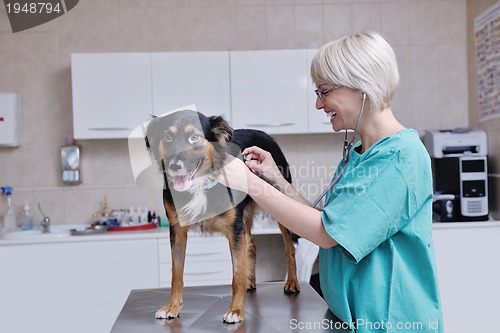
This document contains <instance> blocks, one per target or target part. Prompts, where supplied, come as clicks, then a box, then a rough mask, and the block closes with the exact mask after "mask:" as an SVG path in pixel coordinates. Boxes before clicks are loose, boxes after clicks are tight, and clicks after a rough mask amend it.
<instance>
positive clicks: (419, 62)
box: [410, 45, 439, 88]
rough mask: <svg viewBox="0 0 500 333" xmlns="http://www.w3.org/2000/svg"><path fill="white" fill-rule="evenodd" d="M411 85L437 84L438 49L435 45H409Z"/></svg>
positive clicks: (426, 85) (417, 86)
mask: <svg viewBox="0 0 500 333" xmlns="http://www.w3.org/2000/svg"><path fill="white" fill-rule="evenodd" d="M410 75H411V87H412V88H424V87H426V88H429V87H431V88H437V87H438V86H439V49H438V48H437V47H436V46H435V45H414V46H412V47H411V73H410Z"/></svg>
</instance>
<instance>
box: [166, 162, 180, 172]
mask: <svg viewBox="0 0 500 333" xmlns="http://www.w3.org/2000/svg"><path fill="white" fill-rule="evenodd" d="M169 168H170V170H172V171H174V172H175V171H179V170H180V169H182V163H181V162H180V161H177V162H172V163H170V165H169Z"/></svg>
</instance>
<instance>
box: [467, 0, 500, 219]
mask: <svg viewBox="0 0 500 333" xmlns="http://www.w3.org/2000/svg"><path fill="white" fill-rule="evenodd" d="M495 3H497V1H496V0H468V1H467V26H468V29H467V45H468V48H467V50H468V59H469V63H468V64H469V66H468V73H469V74H468V80H469V98H470V100H469V110H470V112H469V119H470V124H471V126H473V127H479V128H482V129H484V130H485V131H486V132H487V133H488V144H489V146H488V153H489V156H488V159H489V163H488V167H489V170H488V171H489V172H488V173H489V179H488V180H489V190H490V192H489V198H490V200H489V202H490V213H491V214H490V215H491V216H492V218H494V219H497V220H498V219H500V135H499V133H500V131H499V130H500V118H494V119H490V120H487V121H484V122H480V121H479V104H478V97H477V96H478V93H477V67H476V58H475V41H474V28H473V27H474V18H475V17H476V16H477V15H479V14H481V13H483V12H484V11H485V10H487V9H488V8H489V7H490V6H493V5H494V4H495Z"/></svg>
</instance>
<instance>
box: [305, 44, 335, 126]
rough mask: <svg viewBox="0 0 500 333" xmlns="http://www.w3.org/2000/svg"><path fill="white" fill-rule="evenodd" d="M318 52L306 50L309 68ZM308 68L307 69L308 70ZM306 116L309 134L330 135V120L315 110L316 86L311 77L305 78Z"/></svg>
mask: <svg viewBox="0 0 500 333" xmlns="http://www.w3.org/2000/svg"><path fill="white" fill-rule="evenodd" d="M317 51H318V50H314V49H311V50H307V63H308V66H309V67H310V66H311V62H312V59H313V58H314V56H315V55H316V52H317ZM309 67H308V69H309ZM307 88H308V90H307V106H308V108H307V110H308V112H307V116H308V120H309V133H332V132H333V129H332V124H331V123H330V119H329V118H327V116H326V115H325V113H324V112H323V110H318V109H316V93H315V92H314V90H315V89H316V86H315V85H314V83H313V81H312V79H311V75H308V76H307Z"/></svg>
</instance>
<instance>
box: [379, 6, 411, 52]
mask: <svg viewBox="0 0 500 333" xmlns="http://www.w3.org/2000/svg"><path fill="white" fill-rule="evenodd" d="M380 15H381V20H380V32H381V33H382V34H383V35H384V36H385V37H386V38H387V39H388V40H389V41H390V43H391V45H393V46H398V45H409V44H410V6H409V5H408V4H407V3H388V4H382V6H381V11H380Z"/></svg>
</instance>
